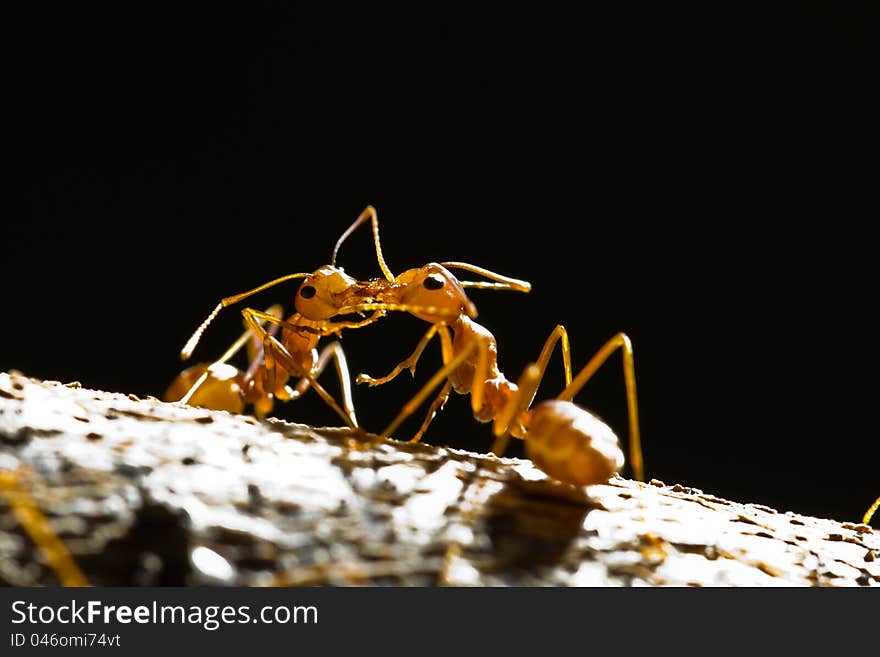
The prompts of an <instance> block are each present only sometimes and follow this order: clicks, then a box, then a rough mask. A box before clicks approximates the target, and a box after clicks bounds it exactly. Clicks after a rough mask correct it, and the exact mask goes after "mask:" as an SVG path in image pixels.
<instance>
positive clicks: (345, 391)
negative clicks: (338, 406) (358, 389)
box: [279, 342, 358, 426]
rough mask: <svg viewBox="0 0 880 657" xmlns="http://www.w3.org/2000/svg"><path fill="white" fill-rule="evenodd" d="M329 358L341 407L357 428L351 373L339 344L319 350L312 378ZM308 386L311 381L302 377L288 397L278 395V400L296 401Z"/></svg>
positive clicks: (321, 370) (321, 371)
mask: <svg viewBox="0 0 880 657" xmlns="http://www.w3.org/2000/svg"><path fill="white" fill-rule="evenodd" d="M331 358H332V359H333V363H334V364H335V365H336V375H337V377H338V378H339V387H340V389H341V391H342V406H343V408H344V409H345V412H346V414H348V417H349V419H351V421H352V423H353V424H354V425H355V426H358V422H357V417H356V416H355V412H354V401H353V400H352V396H351V373H350V372H349V369H348V361H347V360H346V358H345V351H343V349H342V345H341V344H340V343H339V342H331V343H330V344H328V345H327V346H326V347H324V348H323V349H322V350H321V353H320V354H319V355H318V360H317V361H316V363H315V366H314V367H313V368H312V377H314V378H315V379H317V378H318V377H319V376H321V374H322V373H323V372H324V369H325V368H326V367H327V363H329V362H330V359H331ZM310 386H311V380H310V379H308V378H305V377H303V378H302V379H300V380H299V382H298V383H297V384H296V386H294V388H293V390H292V391H291V393H290V395H289V396H286V395H285V396H284V397H282V396H281V395H279V398H281V399H284V400H285V401H288V400H293V399H298V398H299V397H301V396H302V395H303V394H305V392H306V391H307V390H308V389H309V387H310Z"/></svg>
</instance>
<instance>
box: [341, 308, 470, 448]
mask: <svg viewBox="0 0 880 657" xmlns="http://www.w3.org/2000/svg"><path fill="white" fill-rule="evenodd" d="M435 335H437V336H439V338H440V346H441V351H442V357H443V362H444V364H445V363H448V362H449V361H450V360H451V359H452V338H451V336H450V335H449V329H448V328H447V327H446V326H445V325H444V324H432V325H431V328H429V329H428V331H427V332H426V333H425V335H424V336H422V339H421V340H419V343H418V345H416V348H415V351H413V353H412V354H410V356H409V358H405V359H404V360H403V361H401V362H400V363H398V365H397V366H396V367H395V368H394V369H393V370H392V371H391V373H390V374H388V375H387V376H383V377H382V378H379V379H374V378H372V377H370V376H367V375H366V374H359V375H358V378H357V381H358V383H364V382H366V383H369V384H370V386H377V385H382V384H384V383H387V382H388V381H391V380H392V379H393V378H394V377H396V376H397V375H398V374H400V373H401V372H402V371H403V370H404V369H406V368H409V370H410V372H411V373H412V374H415V371H416V363H418V360H419V358H421V356H422V353H423V352H424V350H425V347H426V346H427V345H428V343H429V342H430V341H431V338H433V337H434V336H435ZM451 390H452V383H451V382H450V381H447V382H446V385H444V386H443V389H442V390H441V391H440V394H438V395H437V397H436V399H434V401H433V402H432V403H431V406H430V408H429V409H428V414H427V415H426V416H425V420H424V422H422V426H421V427H419V430H418V431H417V432H416V434H415V435H414V436H413V437H412V438H410V440H409V442H411V443H417V442H419V441H420V440H421V439H422V436H423V435H424V434H425V431H427V430H428V426H429V425H430V424H431V422H432V420H433V419H434V417H435V416H436V415H437V411H438V410H439V409H442V408H443V406H444V405H445V404H446V400H447V399H448V398H449V393H450V392H451Z"/></svg>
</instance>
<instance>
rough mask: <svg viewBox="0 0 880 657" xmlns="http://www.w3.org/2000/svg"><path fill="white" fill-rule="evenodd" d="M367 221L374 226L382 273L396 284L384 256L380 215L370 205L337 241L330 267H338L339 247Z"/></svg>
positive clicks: (377, 258)
mask: <svg viewBox="0 0 880 657" xmlns="http://www.w3.org/2000/svg"><path fill="white" fill-rule="evenodd" d="M367 219H369V220H370V221H371V222H372V224H373V242H375V244H376V260H378V261H379V268H380V269H381V270H382V273H383V274H384V275H385V279H386V280H387V281H388V282H389V283H393V282H394V274H392V273H391V270H390V269H388V265H387V264H385V258H384V257H383V256H382V244H381V242H380V241H379V215H378V214H377V213H376V208H374V207H373V206H372V205H368V206H367V207H366V208H365V209H364V211H363V212H361V214H360V216H359V217H358V218H357V219H355V221H354V223H353V224H352V225H351V226H349V227H348V228H347V229H346V231H345V232H344V233H342V236H341V237H340V238H339V239H338V240H336V246H334V247H333V255H332V256H330V266H331V267H335V266H336V254H337V253H338V252H339V247H340V246H342V243H343V242H344V241H345V240H346V239H348V236H349V235H351V234H352V233H353V232H354V231H355V230H356V229H357V227H358V226H360V225H361V224H362V223H364V222H365V221H366V220H367Z"/></svg>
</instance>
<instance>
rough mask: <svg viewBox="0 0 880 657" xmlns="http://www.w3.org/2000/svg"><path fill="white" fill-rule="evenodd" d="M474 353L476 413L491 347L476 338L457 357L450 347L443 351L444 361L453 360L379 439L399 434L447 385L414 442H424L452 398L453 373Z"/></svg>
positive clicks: (432, 405)
mask: <svg viewBox="0 0 880 657" xmlns="http://www.w3.org/2000/svg"><path fill="white" fill-rule="evenodd" d="M442 335H443V334H442V333H441V339H442ZM447 339H448V335H447ZM475 351H476V352H477V363H476V366H475V368H474V376H473V381H472V382H471V404H472V407H473V409H474V412H476V411H477V410H478V409H479V408H480V406H481V404H482V399H483V391H484V388H485V380H486V372H487V371H488V369H489V367H488V362H489V347H488V344H487V343H486V341H485V340H484V339H482V338H474V339H473V340H471V341H470V342H468V343H467V344H466V345H465V347H464V348H463V349H462V350H461V351H459V352H458V353H457V354H455V355H454V356H453V355H452V354H453V350H452V345H451V343H450V345H449V350H448V352H447V350H446V349H444V360H445V359H446V356H447V355H449V356H451V358H450V359H449V360H448V361H447V362H444V364H443V367H441V368H440V369H439V370H437V372H436V373H435V374H434V376H432V377H431V378H430V379H429V380H428V382H427V383H426V384H425V385H424V386H423V387H422V389H421V390H419V391H418V392H417V393H416V394H415V395H414V396H413V397H412V399H410V400H409V401H408V402H407V403H406V404H404V406H403V408H402V409H400V412H399V413H398V414H397V417H395V418H394V419H393V420H392V421H391V423H390V424H389V425H388V426H387V427H386V428H385V430H384V431H383V432H382V434H381V435H380V439H382V440H384V439H385V438H388V437H389V436H391V434H392V433H394V431H396V430H397V427H399V426H400V425H401V423H402V422H403V421H404V420H405V419H406V418H408V417H409V416H410V415H412V414H413V413H415V412H416V410H418V408H419V406H421V405H422V404H423V403H424V402H425V400H426V399H427V398H428V395H430V394H431V393H432V392H433V391H434V389H435V388H436V387H437V386H439V385H440V384H441V383H443V382H444V381H445V384H446V385H444V386H443V389H442V390H441V391H440V394H439V395H438V396H437V398H436V399H435V400H434V402H433V403H432V404H431V408H430V411H429V414H428V417H427V418H426V419H425V421H424V422H423V423H422V426H421V428H420V429H419V432H418V433H417V434H416V436H415V437H414V438H413V439H412V441H411V442H417V441H418V440H419V439H420V438H421V436H422V434H423V433H424V432H425V430H426V429H427V428H428V424H430V422H431V420H432V419H433V417H434V414H435V413H436V410H437V408H439V407H442V405H443V403H444V402H445V401H446V398H447V397H448V396H449V393H450V391H451V389H452V382H451V381H450V380H449V375H450V374H451V373H452V372H454V371H455V370H456V368H458V367H459V366H460V365H461V364H462V363H464V362H465V360H466V359H468V358H470V357H472V355H473V353H474V352H475Z"/></svg>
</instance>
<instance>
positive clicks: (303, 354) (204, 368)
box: [165, 206, 393, 429]
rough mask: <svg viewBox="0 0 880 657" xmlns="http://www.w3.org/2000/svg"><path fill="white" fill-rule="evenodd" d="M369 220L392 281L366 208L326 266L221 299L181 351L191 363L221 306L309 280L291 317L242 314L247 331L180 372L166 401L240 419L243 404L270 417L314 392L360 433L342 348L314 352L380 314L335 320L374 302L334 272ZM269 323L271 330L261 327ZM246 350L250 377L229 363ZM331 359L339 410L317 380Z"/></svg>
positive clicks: (277, 309)
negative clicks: (278, 405) (211, 358)
mask: <svg viewBox="0 0 880 657" xmlns="http://www.w3.org/2000/svg"><path fill="white" fill-rule="evenodd" d="M367 220H370V221H371V222H372V224H373V234H374V238H375V240H376V257H377V259H378V261H379V266H380V268H381V269H382V271H383V272H384V273H385V275H386V277H387V279H388V280H389V281H391V280H393V276H392V275H391V272H390V271H389V270H388V267H387V265H386V264H385V261H384V260H383V258H382V252H381V250H380V248H379V242H378V239H379V237H378V217H377V215H376V211H375V209H374V208H373V207H372V206H368V207H367V208H366V209H365V210H364V211H363V212H362V213H361V215H360V216H359V217H358V218H357V219H356V220H355V221H354V223H353V224H352V225H351V226H349V228H348V229H347V230H346V231H345V232H344V233H343V234H342V236H341V237H340V238H339V240H337V242H336V245H335V247H334V249H333V254H332V257H331V260H330V264H329V265H324V266H323V267H320V268H318V269H316V270H315V271H314V272H312V273H302V274H300V273H297V274H288V275H286V276H282V277H280V278H276V279H274V280H272V281H269V282H268V283H265V284H263V285H260V286H258V287H256V288H254V289H252V290H249V291H247V292H243V293H241V294H236V295H233V296H229V297H225V298H224V299H222V300H221V301H220V303H219V304H218V305H217V307H216V308H214V310H213V311H212V312H211V314H210V315H209V316H208V318H207V319H206V320H205V321H204V322H202V324H201V325H200V326H199V327H198V328H197V329H196V331H195V332H194V333H193V335H192V337H190V339H189V340H188V341H187V343H186V345H185V346H184V348H183V350H182V351H181V358H182V359H184V360H186V359H188V358H189V357H190V355H191V354H192V352H193V350H194V349H195V347H196V344H198V341H199V340H200V339H201V336H202V334H203V333H204V331H205V329H206V328H207V327H208V325H209V324H210V323H211V322H212V321H213V320H214V318H215V317H216V316H217V314H218V313H219V312H220V311H221V310H222V309H223V308H225V307H227V306H230V305H232V304H235V303H237V302H239V301H242V300H244V299H246V298H247V297H250V296H252V295H254V294H256V293H258V292H262V291H263V290H266V289H268V288H270V287H273V286H275V285H278V284H279V283H283V282H286V281H289V280H293V279H299V278H302V279H305V280H303V282H302V283H301V284H300V287H299V289H298V290H297V293H296V297H295V300H294V305H295V309H296V312H295V313H294V314H292V315H291V316H289V317H288V318H287V319H282V316H283V315H282V313H283V311H282V308H281V306H278V305H276V306H273V307H272V308H270V309H268V310H267V311H265V312H263V311H259V310H255V309H253V308H245V309H243V310H242V311H241V312H242V317H244V322H245V327H246V329H247V330H246V332H245V333H244V334H243V335H242V336H241V337H240V338H239V339H238V340H237V341H236V342H235V343H234V344H233V345H232V346H231V347H230V348H229V349H227V351H226V352H225V353H224V354H223V356H221V357H220V358H219V359H218V360H217V361H215V362H214V363H211V364H210V365H209V364H206V363H200V364H198V365H195V366H193V367H191V368H189V369H187V370H184V371H183V372H181V373H180V374H179V375H178V377H177V378H176V379H175V380H174V381H173V382H172V383H171V385H170V386H169V388H168V391H167V392H166V394H165V400H166V401H176V400H181V401H184V402H186V403H189V404H192V405H195V406H205V407H208V408H213V409H215V410H228V411H232V412H239V413H240V412H242V411H243V410H244V407H245V405H247V404H253V406H254V413H255V414H256V415H257V416H258V417H265V416H266V415H267V414H268V413H269V412H270V411H271V410H272V408H273V405H274V400H275V399H281V400H284V401H288V400H291V399H296V398H297V397H299V396H300V395H302V394H304V393H305V392H306V391H307V390H308V389H309V388H314V389H315V391H316V392H317V393H318V394H319V395H320V396H321V398H322V399H324V401H325V402H326V403H327V404H328V405H329V406H330V407H331V408H332V409H333V410H334V411H335V412H336V413H337V414H338V415H339V416H340V417H341V418H342V419H343V420H344V421H345V423H346V424H347V425H348V426H349V427H351V428H352V429H356V428H357V427H358V423H357V417H356V415H355V411H354V403H353V401H352V397H351V383H350V375H349V371H348V364H347V362H346V359H345V353H344V351H343V350H342V346H341V345H340V344H339V342H336V341H334V342H331V343H330V344H328V345H326V346H325V347H324V348H323V349H322V350H321V351H320V353H319V352H318V349H317V347H318V344H319V342H320V340H321V338H323V337H327V336H331V335H339V334H340V333H341V332H342V330H343V329H346V328H349V329H350V328H361V327H364V326H367V325H369V324H371V323H373V322H374V321H376V320H377V319H379V318H380V317H381V316H382V314H383V312H382V311H376V312H374V313H373V314H372V315H371V316H369V317H367V318H366V319H363V320H361V321H354V322H351V321H335V320H334V318H335V317H337V316H338V315H340V314H343V313H341V312H340V311H341V310H342V309H343V308H344V307H346V306H351V305H357V304H362V303H364V302H367V301H370V300H371V297H370V296H369V295H368V290H369V289H372V287H373V285H371V284H370V283H368V282H361V281H358V280H356V279H354V278H352V277H351V276H349V275H348V274H346V273H345V272H344V271H343V270H342V269H341V268H339V267H337V266H336V254H337V252H338V251H339V247H340V246H341V245H342V243H343V242H344V241H345V239H346V238H347V237H348V236H349V235H350V234H351V233H352V232H353V231H354V230H355V229H357V228H358V226H360V225H362V224H364V223H365V222H366V221H367ZM267 323H268V324H269V328H268V330H267V329H265V328H264V325H265V324H267ZM279 333H280V335H279ZM245 344H247V345H248V351H249V362H250V366H249V367H248V369H247V371H241V370H239V369H237V368H235V367H233V366H231V365H228V364H227V363H226V361H227V360H229V359H230V358H231V357H232V356H233V355H234V354H235V353H236V352H237V351H239V350H240V349H241V347H242V346H244V345H245ZM331 360H332V361H333V362H334V364H335V365H336V370H337V374H338V376H339V380H340V387H341V389H342V407H340V406H339V404H338V403H337V402H336V400H335V399H334V398H333V396H332V395H330V393H328V392H327V391H326V390H325V389H324V388H323V386H321V385H320V384H319V383H318V381H317V378H318V377H319V376H320V375H321V373H322V372H323V371H324V368H325V367H326V366H327V364H328V363H329V362H330V361H331ZM291 376H296V377H299V381H298V382H297V383H296V384H295V385H294V386H290V385H288V381H289V379H290V377H291Z"/></svg>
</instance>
